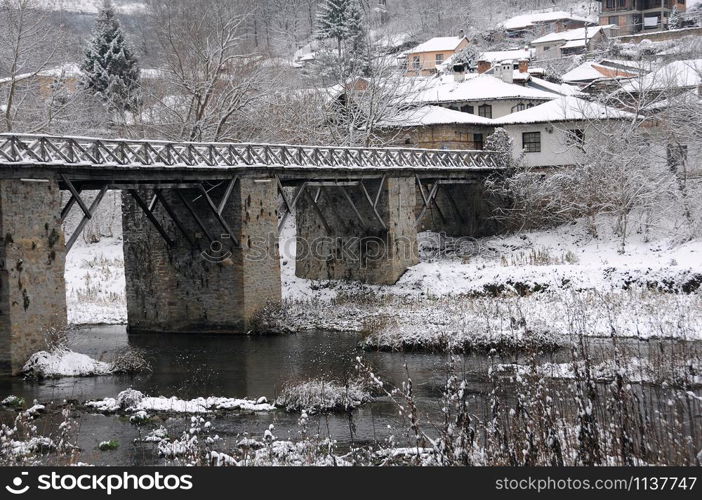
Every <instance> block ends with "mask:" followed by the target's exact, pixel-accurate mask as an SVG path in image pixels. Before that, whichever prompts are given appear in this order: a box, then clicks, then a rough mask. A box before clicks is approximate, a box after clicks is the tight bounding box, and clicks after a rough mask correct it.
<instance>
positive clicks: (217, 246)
mask: <svg viewBox="0 0 702 500" xmlns="http://www.w3.org/2000/svg"><path fill="white" fill-rule="evenodd" d="M224 189H225V187H224V186H221V187H220V188H218V189H215V190H214V191H212V192H211V196H212V198H213V200H214V202H215V203H219V200H220V199H221V198H222V196H223V192H224ZM181 193H182V194H183V195H184V196H185V197H187V199H188V200H191V201H193V200H196V198H198V196H199V195H200V193H199V192H198V191H197V190H194V189H188V190H181ZM164 196H165V198H166V199H167V201H168V203H169V204H170V205H171V206H172V207H173V209H174V211H175V212H176V213H177V215H178V218H179V219H180V220H181V221H182V223H183V225H184V226H185V227H186V232H187V233H188V234H189V235H190V237H191V238H192V239H193V242H194V244H193V245H192V246H191V245H190V244H189V243H188V241H187V240H186V238H185V237H184V236H183V234H182V233H181V232H179V230H178V229H177V227H176V226H175V224H174V223H173V221H172V220H171V219H170V218H169V217H168V216H167V215H166V214H165V211H164V209H163V207H161V206H159V207H158V208H157V209H156V213H157V216H158V219H159V220H160V221H161V223H162V225H163V226H164V228H165V229H166V231H167V232H168V234H169V235H170V237H171V239H173V240H175V241H176V245H175V246H174V247H169V246H168V245H167V244H166V243H165V241H164V239H163V238H162V237H161V236H160V235H159V234H158V232H157V231H156V229H155V228H154V226H153V225H152V224H151V222H149V221H148V220H147V219H146V216H145V215H144V214H143V212H142V211H141V209H140V208H139V207H138V206H137V204H136V202H135V201H134V199H133V198H132V196H131V195H130V194H129V193H127V192H124V193H123V208H122V212H123V228H124V258H125V274H126V278H127V314H128V323H129V331H130V332H148V331H159V332H162V331H167V332H223V333H241V332H245V331H246V330H247V329H248V328H249V327H250V324H251V320H252V318H253V317H254V316H255V314H256V312H257V311H258V310H259V309H261V308H262V307H263V306H265V305H266V303H268V302H276V301H280V299H281V290H280V264H279V258H278V240H277V218H278V217H277V210H276V206H277V193H276V186H275V184H274V183H273V182H272V181H271V180H270V179H262V180H261V181H257V180H255V179H250V178H241V179H240V181H239V182H238V183H237V184H236V186H235V188H234V190H233V192H232V194H231V197H230V199H229V202H228V203H227V205H226V207H225V210H224V212H223V214H222V215H223V217H224V219H225V220H226V221H227V223H228V225H229V227H230V229H231V231H232V232H233V233H234V235H235V237H236V239H238V241H239V242H240V243H241V246H240V247H236V246H235V245H234V241H233V239H232V238H230V237H228V236H229V235H227V234H226V231H225V230H224V228H223V226H221V225H220V223H219V222H218V221H217V219H216V218H215V216H214V214H213V213H212V211H211V210H210V209H209V208H208V206H207V205H206V201H205V200H204V198H200V199H198V200H196V201H193V203H192V204H193V206H194V208H195V210H196V213H197V214H198V215H199V217H200V218H201V220H202V221H203V223H204V225H205V227H206V228H207V229H208V231H209V232H210V233H211V234H212V236H213V237H214V239H215V242H214V243H211V242H210V240H209V239H208V238H207V236H206V234H205V233H204V232H203V231H202V229H201V228H200V227H199V225H198V224H197V223H196V221H195V220H194V218H193V217H192V215H191V214H190V213H189V212H188V211H187V209H186V208H185V206H184V205H183V203H182V201H181V200H180V199H179V197H178V196H177V193H176V192H175V191H173V190H170V191H168V190H167V191H164ZM142 198H143V199H145V200H148V199H150V193H142Z"/></svg>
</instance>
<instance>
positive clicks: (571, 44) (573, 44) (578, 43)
mask: <svg viewBox="0 0 702 500" xmlns="http://www.w3.org/2000/svg"><path fill="white" fill-rule="evenodd" d="M580 47H585V39H584V38H582V39H580V40H570V41H568V42H566V43H564V44H563V45H561V48H562V49H575V48H580Z"/></svg>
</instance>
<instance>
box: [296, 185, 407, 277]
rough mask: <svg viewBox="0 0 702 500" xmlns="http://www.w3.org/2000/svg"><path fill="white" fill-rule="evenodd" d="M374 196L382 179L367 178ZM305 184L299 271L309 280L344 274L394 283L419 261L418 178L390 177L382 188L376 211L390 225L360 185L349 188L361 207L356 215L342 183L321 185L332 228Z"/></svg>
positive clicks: (321, 203) (312, 190)
mask: <svg viewBox="0 0 702 500" xmlns="http://www.w3.org/2000/svg"><path fill="white" fill-rule="evenodd" d="M365 185H366V187H367V189H368V191H369V192H370V194H371V197H372V198H373V197H374V196H375V193H376V192H377V190H378V186H379V181H378V180H375V181H370V180H369V181H365ZM316 189H317V188H307V192H306V194H305V195H304V196H302V197H301V199H300V201H299V202H298V206H297V209H296V221H297V258H296V267H295V270H296V274H297V276H299V277H301V278H307V279H346V280H357V281H363V282H366V283H377V284H393V283H395V282H396V281H397V280H398V279H399V278H400V276H402V274H403V273H404V272H405V270H406V269H407V268H408V267H410V266H412V265H415V264H416V263H417V262H418V256H417V255H418V254H417V231H416V224H415V215H414V209H415V204H416V199H415V188H414V178H412V177H398V178H388V179H386V182H385V184H384V185H383V189H382V192H381V196H380V198H379V204H378V212H379V214H380V216H381V217H382V219H383V221H384V222H385V224H386V226H387V230H385V229H383V227H382V225H381V224H380V223H379V222H378V221H377V218H376V217H375V215H374V213H373V210H372V208H371V206H370V204H369V203H368V201H367V200H366V199H365V196H364V195H363V192H362V191H361V189H360V188H359V187H357V186H347V187H346V188H345V189H346V191H347V193H348V195H349V197H350V198H351V199H352V201H353V203H354V205H355V206H356V208H357V210H358V211H359V213H360V215H361V218H360V220H359V217H358V216H357V215H356V214H355V212H354V210H353V208H352V206H351V204H350V203H349V201H348V199H347V198H346V197H345V196H344V194H343V191H342V189H341V188H339V187H336V186H331V187H324V188H321V189H322V190H321V194H320V197H319V201H318V205H319V208H320V212H321V214H322V216H323V218H324V220H325V221H326V223H327V226H328V227H329V231H327V228H325V225H324V223H323V221H322V217H320V215H319V214H318V213H317V211H316V210H315V208H314V206H313V204H312V201H311V197H313V196H314V195H315V192H316Z"/></svg>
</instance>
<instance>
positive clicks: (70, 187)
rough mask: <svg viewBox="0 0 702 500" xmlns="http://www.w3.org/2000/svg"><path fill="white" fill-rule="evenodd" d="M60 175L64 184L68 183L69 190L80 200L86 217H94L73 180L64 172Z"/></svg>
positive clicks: (79, 203) (79, 204)
mask: <svg viewBox="0 0 702 500" xmlns="http://www.w3.org/2000/svg"><path fill="white" fill-rule="evenodd" d="M59 175H60V177H61V180H62V181H63V182H64V184H66V187H67V188H68V190H69V191H70V192H71V195H73V197H74V198H75V199H76V201H77V202H78V206H79V207H80V209H81V210H82V211H83V215H84V216H85V217H87V218H88V219H92V218H93V216H92V215H91V214H90V209H88V207H87V206H86V205H85V203H84V202H83V200H82V199H81V197H80V193H79V191H78V190H77V189H76V187H75V186H74V185H73V183H72V182H71V181H69V180H68V178H66V176H65V175H63V174H59Z"/></svg>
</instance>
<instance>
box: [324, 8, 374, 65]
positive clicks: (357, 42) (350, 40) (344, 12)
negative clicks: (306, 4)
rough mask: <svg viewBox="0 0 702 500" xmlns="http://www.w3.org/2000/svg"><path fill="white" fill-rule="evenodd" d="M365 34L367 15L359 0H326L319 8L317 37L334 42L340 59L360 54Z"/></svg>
mask: <svg viewBox="0 0 702 500" xmlns="http://www.w3.org/2000/svg"><path fill="white" fill-rule="evenodd" d="M365 34H366V29H365V14H364V12H363V6H362V5H361V3H360V1H359V0H326V1H325V2H324V3H323V4H322V5H320V6H319V10H318V12H317V29H316V32H315V37H316V38H317V39H318V40H334V41H335V43H336V51H337V56H338V57H339V58H340V59H341V58H342V57H344V56H347V57H348V56H349V55H352V54H358V53H359V52H360V51H361V50H362V48H363V45H364V40H365Z"/></svg>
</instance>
